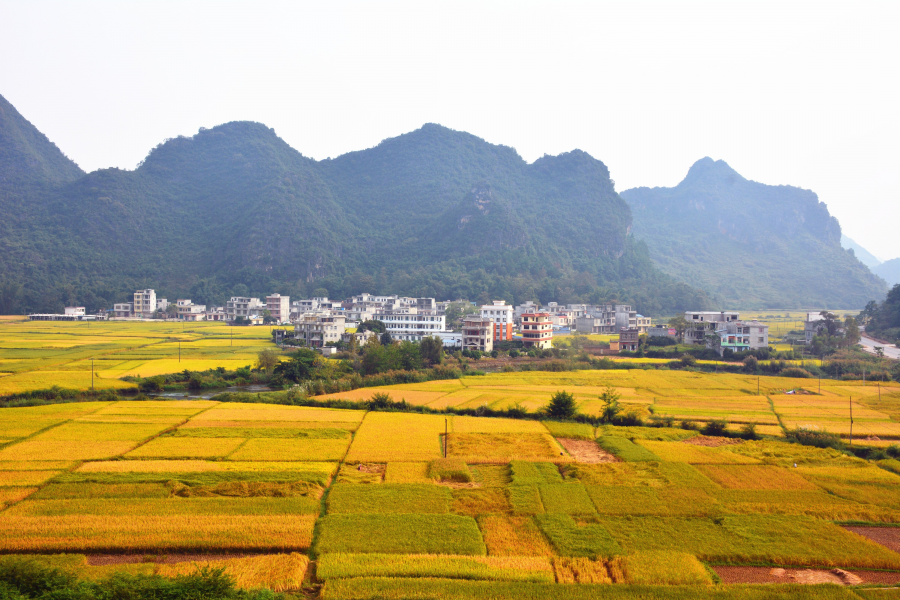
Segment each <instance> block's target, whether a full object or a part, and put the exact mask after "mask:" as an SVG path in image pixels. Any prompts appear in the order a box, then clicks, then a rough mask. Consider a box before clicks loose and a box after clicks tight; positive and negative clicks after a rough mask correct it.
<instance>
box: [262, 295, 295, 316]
mask: <svg viewBox="0 0 900 600" xmlns="http://www.w3.org/2000/svg"><path fill="white" fill-rule="evenodd" d="M266 310H267V311H269V314H270V315H272V316H273V317H275V320H276V321H278V322H279V323H287V322H288V321H290V320H291V297H290V296H282V295H281V294H272V295H271V296H266Z"/></svg>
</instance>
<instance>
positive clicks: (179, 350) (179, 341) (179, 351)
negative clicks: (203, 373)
mask: <svg viewBox="0 0 900 600" xmlns="http://www.w3.org/2000/svg"><path fill="white" fill-rule="evenodd" d="M178 362H181V340H178Z"/></svg>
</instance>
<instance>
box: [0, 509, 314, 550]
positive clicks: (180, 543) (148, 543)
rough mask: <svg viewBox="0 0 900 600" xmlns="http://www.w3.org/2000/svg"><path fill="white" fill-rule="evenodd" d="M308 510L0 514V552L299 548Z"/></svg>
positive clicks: (310, 522) (310, 519) (305, 539)
mask: <svg viewBox="0 0 900 600" xmlns="http://www.w3.org/2000/svg"><path fill="white" fill-rule="evenodd" d="M315 520H316V517H315V516H314V515H270V516H256V515H239V516H233V515H227V516H222V515H209V514H206V515H179V516H143V517H141V518H140V519H136V518H134V517H133V516H122V515H115V516H110V515H72V514H67V515H64V516H55V517H47V516H40V517H31V516H17V515H12V514H6V513H3V514H0V550H2V551H4V552H88V551H104V552H141V551H162V550H167V551H172V550H182V551H187V550H190V551H209V550H216V549H228V550H281V551H286V550H304V549H306V548H309V545H310V542H311V541H312V532H313V526H314V524H315Z"/></svg>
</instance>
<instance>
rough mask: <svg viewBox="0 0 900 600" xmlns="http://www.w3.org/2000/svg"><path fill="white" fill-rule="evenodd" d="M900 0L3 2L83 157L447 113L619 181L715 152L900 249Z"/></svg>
mask: <svg viewBox="0 0 900 600" xmlns="http://www.w3.org/2000/svg"><path fill="white" fill-rule="evenodd" d="M898 31H900V2H896V1H891V2H861V1H858V0H856V1H853V2H842V3H831V2H820V1H819V2H786V1H784V0H781V1H778V2H761V1H759V0H754V1H753V2H730V1H722V0H719V1H716V2H673V1H665V2H640V1H634V0H629V1H627V2H601V1H592V2H584V3H576V2H558V1H556V2H541V3H529V2H522V1H517V2H510V3H501V2H495V3H488V2H484V1H479V2H471V3H468V2H461V1H459V0H454V1H453V2H447V3H438V2H422V1H415V2H374V1H365V2H334V1H329V2H325V1H322V2H315V3H301V2H284V3H280V2H252V3H251V2H247V3H239V2H222V1H217V2H189V1H185V0H181V1H178V2H163V1H160V0H154V1H153V2H139V1H133V0H129V1H128V2H123V1H118V0H117V1H115V2H89V1H79V2H71V1H65V2H43V1H40V0H28V1H25V0H19V1H16V2H10V1H5V0H0V56H2V57H3V58H2V60H0V94H2V95H4V96H5V97H6V98H7V100H9V101H10V102H11V103H12V104H13V105H15V106H16V108H18V109H19V111H20V112H21V113H22V114H23V115H24V116H25V117H26V118H27V119H29V120H30V121H31V122H32V123H34V124H35V125H36V126H37V127H38V128H39V129H40V130H41V131H42V132H44V133H45V134H47V136H48V137H49V138H50V139H51V140H53V141H54V142H55V143H56V144H57V145H58V146H59V147H60V148H61V149H62V150H63V151H64V152H65V153H66V154H67V155H68V156H69V157H70V158H72V159H73V160H75V161H76V162H77V163H78V164H79V165H80V166H81V167H82V168H83V169H85V170H87V171H92V170H95V169H98V168H103V167H111V166H117V167H121V168H128V169H132V168H134V166H135V165H136V164H137V163H138V162H139V161H140V160H141V159H142V158H143V157H144V156H145V155H146V154H147V152H148V151H149V149H150V148H152V147H153V146H155V145H156V144H158V143H159V142H160V141H162V140H163V139H164V138H167V137H174V136H176V135H179V134H183V135H192V134H194V133H196V132H197V129H198V128H199V127H211V126H214V125H217V124H219V123H223V122H226V121H234V120H253V121H260V122H263V123H265V124H266V125H268V126H270V127H273V128H274V129H275V131H276V132H277V133H278V135H280V136H281V137H282V138H284V139H285V140H286V141H287V142H288V143H289V144H290V145H292V146H293V147H294V148H296V149H297V150H299V151H300V152H302V153H303V154H304V155H306V156H310V157H313V158H316V159H322V158H326V157H333V156H337V155H340V154H343V153H345V152H348V151H351V150H358V149H362V148H367V147H371V146H373V145H375V144H377V143H378V142H379V141H381V140H382V139H384V138H387V137H393V136H396V135H399V134H401V133H404V132H407V131H410V130H413V129H417V128H418V127H420V126H421V125H422V124H423V123H427V122H436V123H441V124H442V125H445V126H448V127H452V128H453V129H459V130H464V131H468V132H470V133H473V134H475V135H478V136H480V137H483V138H484V139H486V140H488V141H489V142H492V143H499V144H505V145H508V146H513V147H514V148H516V149H517V150H518V151H519V154H521V155H522V156H523V157H524V158H525V159H526V160H528V161H533V160H534V159H536V158H538V157H539V156H541V155H543V154H558V153H560V152H565V151H568V150H571V149H573V148H580V149H582V150H585V151H586V152H589V153H590V154H591V155H593V156H595V157H596V158H599V159H600V160H602V161H603V162H605V163H606V164H607V166H608V167H609V168H610V171H611V173H612V177H613V179H615V180H616V189H618V190H619V191H622V190H625V189H628V188H630V187H635V186H640V185H646V186H673V185H676V184H677V183H678V182H679V181H680V180H681V179H682V178H683V177H684V175H685V174H686V173H687V170H688V168H689V167H690V165H691V164H692V163H693V162H694V161H696V160H697V159H699V158H701V157H703V156H711V157H713V158H715V159H724V160H725V161H727V162H728V163H729V164H730V165H731V166H732V167H734V168H735V169H736V170H737V171H738V172H739V173H741V174H742V175H744V176H745V177H747V178H749V179H754V180H756V181H761V182H763V183H768V184H788V185H795V186H799V187H803V188H807V189H811V190H813V191H815V192H816V193H818V195H819V198H820V199H821V200H822V201H823V202H825V203H827V204H828V207H829V209H830V210H831V212H832V214H834V215H836V216H837V217H838V219H839V220H840V222H841V225H842V226H843V229H844V232H845V233H846V234H847V235H849V236H850V237H852V238H854V239H855V240H856V241H857V242H859V243H860V244H861V245H863V246H864V247H866V248H867V249H868V250H870V251H871V252H873V253H874V254H875V255H876V256H878V257H879V258H881V259H888V258H893V257H897V256H900V193H898V190H900V170H898V166H900V143H898V140H900V110H898V107H900V93H898V92H900V83H898V81H900V80H898V73H900V68H898V66H900V65H898V58H900V34H898Z"/></svg>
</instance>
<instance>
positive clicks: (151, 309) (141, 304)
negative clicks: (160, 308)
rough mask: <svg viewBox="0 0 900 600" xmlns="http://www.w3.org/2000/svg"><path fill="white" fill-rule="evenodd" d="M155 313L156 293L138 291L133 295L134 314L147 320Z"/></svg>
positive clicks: (152, 291)
mask: <svg viewBox="0 0 900 600" xmlns="http://www.w3.org/2000/svg"><path fill="white" fill-rule="evenodd" d="M155 312H156V291H155V290H150V289H147V290H138V291H136V292H135V293H134V314H135V316H138V317H143V318H145V319H149V318H150V317H152V316H153V313H155Z"/></svg>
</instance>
